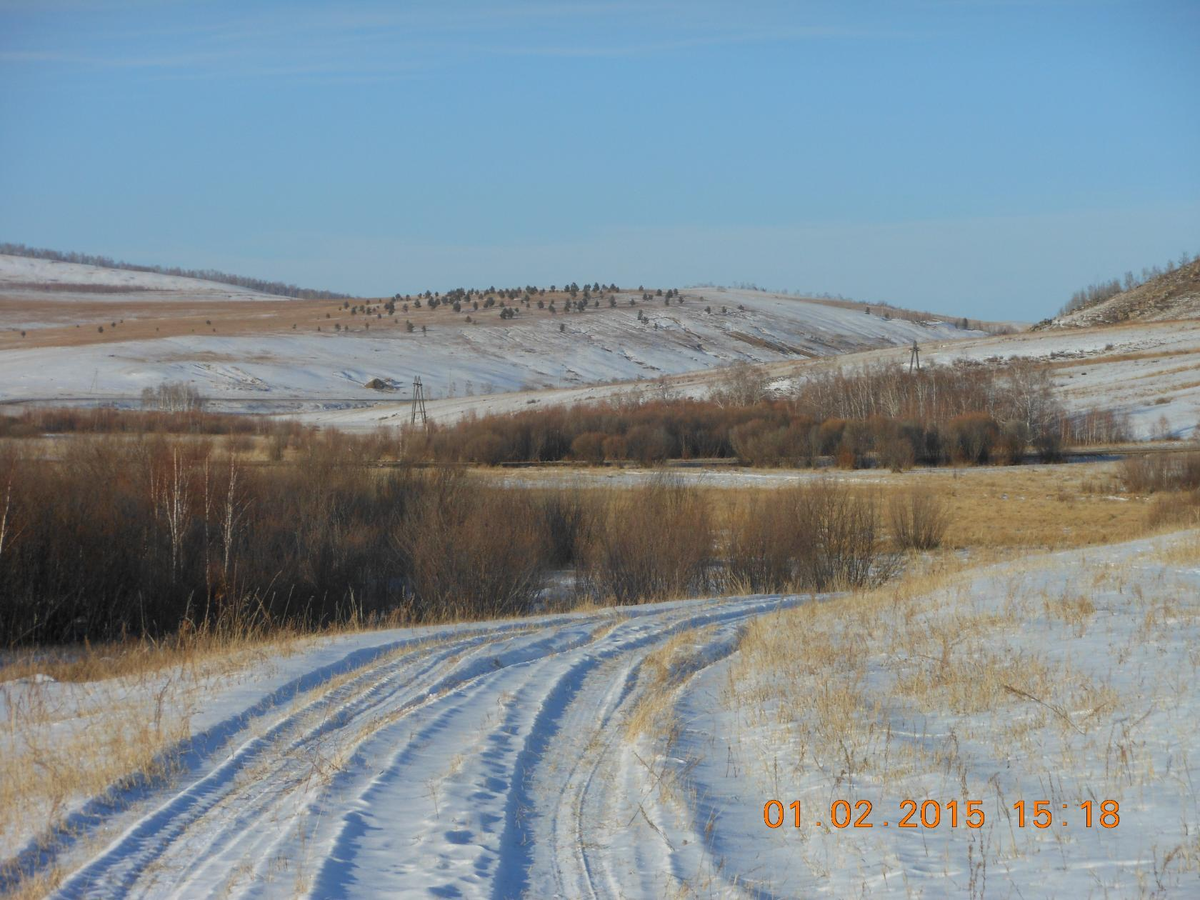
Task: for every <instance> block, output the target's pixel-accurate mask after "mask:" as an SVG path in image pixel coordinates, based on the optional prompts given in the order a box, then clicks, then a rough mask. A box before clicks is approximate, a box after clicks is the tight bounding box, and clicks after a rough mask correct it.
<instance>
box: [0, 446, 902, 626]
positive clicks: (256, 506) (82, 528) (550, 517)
mask: <svg viewBox="0 0 1200 900" xmlns="http://www.w3.org/2000/svg"><path fill="white" fill-rule="evenodd" d="M355 443H356V441H355V439H350V438H346V437H345V436H343V435H338V434H336V433H334V434H330V435H324V436H311V437H310V439H309V440H307V441H306V442H305V443H304V445H303V449H302V456H301V458H300V459H297V460H296V461H295V464H294V465H286V466H280V467H269V468H264V467H246V466H243V465H242V464H240V463H239V462H237V461H236V458H234V457H231V456H229V455H228V454H226V453H224V452H219V451H216V450H214V449H213V447H212V446H211V445H210V444H209V443H208V442H206V441H203V440H197V439H194V438H189V439H186V440H182V439H170V438H164V437H149V438H144V439H129V438H126V437H103V436H100V437H97V436H79V437H77V438H75V439H73V440H72V441H70V442H69V443H68V444H67V447H66V449H65V456H64V457H63V458H62V459H60V460H46V459H40V458H32V457H27V456H23V455H20V454H18V453H14V452H12V451H11V450H10V451H6V453H5V455H3V456H0V644H8V645H20V644H44V643H55V642H69V641H79V640H83V639H89V640H105V639H119V638H121V637H124V636H135V637H136V636H145V635H149V636H158V635H166V634H171V633H175V632H178V631H180V630H184V631H189V632H190V631H192V630H203V631H218V632H219V631H221V630H222V629H229V630H231V631H235V632H241V631H244V630H246V629H248V628H251V629H255V630H259V631H269V630H271V629H273V628H281V627H287V628H289V629H294V628H297V627H299V628H312V627H320V626H323V625H328V624H332V623H362V622H368V621H372V620H374V621H379V620H384V619H387V620H391V621H397V622H419V621H442V620H453V619H469V618H488V617H494V616H500V615H509V614H518V613H528V612H531V611H534V610H536V609H538V608H542V603H543V601H542V599H541V598H542V592H543V591H544V590H545V589H546V588H547V586H548V585H549V583H550V576H551V573H552V571H553V570H555V569H561V568H564V567H565V568H574V569H575V571H576V574H577V579H576V584H577V586H578V590H579V592H580V593H582V594H586V595H588V596H590V597H592V598H593V599H594V600H596V601H597V602H615V603H633V602H639V601H646V600H655V599H665V598H669V597H680V596H688V595H695V594H700V593H703V592H706V591H709V590H711V589H714V588H715V589H729V588H733V589H738V588H740V587H744V586H745V585H747V584H752V585H753V587H754V589H756V590H792V589H813V590H825V589H828V588H833V587H837V586H841V585H848V586H849V585H855V584H862V583H866V582H868V581H871V580H875V579H878V578H880V577H885V576H886V575H887V574H888V572H889V571H890V567H889V565H888V564H887V562H886V560H887V559H888V557H887V554H886V553H885V552H884V550H883V545H882V540H881V534H882V532H881V530H880V527H879V521H880V517H879V510H878V507H877V504H875V503H874V501H870V500H860V499H856V498H854V497H851V496H850V494H849V492H848V490H849V489H848V488H845V487H844V486H843V487H838V486H832V485H828V486H826V485H822V486H817V487H809V488H804V489H803V490H800V491H780V492H777V493H776V494H774V495H772V496H771V497H770V498H767V499H765V500H763V501H761V502H762V503H765V504H767V507H765V508H766V509H767V510H768V512H769V515H768V516H767V517H766V518H765V519H764V520H763V521H769V522H771V523H774V524H773V525H772V529H774V530H776V531H777V532H778V533H769V532H768V531H764V530H763V529H762V527H761V523H759V531H758V532H757V534H758V539H757V541H756V542H755V543H753V544H751V543H747V542H746V540H745V538H744V536H743V534H744V532H743V530H741V529H738V528H735V529H733V531H732V533H734V534H737V535H739V537H738V539H737V540H730V538H729V537H728V535H726V534H724V533H723V532H721V531H719V530H718V529H716V528H714V527H713V525H712V511H711V510H710V508H709V503H710V498H709V497H708V496H707V495H705V494H703V493H702V492H699V491H697V490H696V489H694V488H687V487H683V486H680V485H678V484H672V483H669V482H665V481H664V482H661V483H655V484H652V485H650V486H648V487H642V488H634V489H631V490H623V491H619V492H613V491H582V490H578V489H575V490H534V491H514V490H510V489H507V488H500V487H489V486H487V485H485V484H482V483H480V482H479V481H478V480H474V479H471V478H470V477H468V476H464V475H462V474H461V473H458V474H456V473H453V472H447V471H445V470H441V471H424V470H414V469H407V468H404V469H390V470H385V471H379V470H376V469H372V468H369V467H366V466H356V465H346V464H345V461H346V460H347V459H352V458H353V457H354V447H353V446H352V445H354V444H355ZM764 554H765V555H766V556H769V558H770V570H769V572H764V571H763V566H762V564H761V563H756V562H755V559H757V558H758V557H761V556H763V555H764ZM752 571H754V572H759V574H758V575H756V576H755V577H754V578H753V580H752V581H747V580H746V579H745V578H744V577H743V576H744V575H745V573H748V572H752Z"/></svg>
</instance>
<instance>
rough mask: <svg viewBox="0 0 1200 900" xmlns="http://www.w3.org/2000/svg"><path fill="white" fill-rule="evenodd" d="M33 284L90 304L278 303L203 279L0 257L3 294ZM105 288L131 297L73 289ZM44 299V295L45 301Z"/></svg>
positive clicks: (266, 296)
mask: <svg viewBox="0 0 1200 900" xmlns="http://www.w3.org/2000/svg"><path fill="white" fill-rule="evenodd" d="M30 284H43V285H55V286H58V287H60V288H62V289H63V291H62V292H61V293H60V292H55V294H54V296H55V297H56V298H57V297H60V296H62V294H66V295H68V296H72V297H76V298H86V299H88V300H105V299H111V300H112V301H113V302H121V301H124V300H128V299H129V297H130V296H131V293H132V292H134V291H137V292H141V291H155V292H171V293H184V294H187V295H189V296H191V297H193V298H194V297H197V296H203V297H206V298H207V299H220V298H225V299H231V300H278V299H279V298H278V297H275V296H273V295H271V294H263V293H259V292H258V291H252V290H250V289H249V288H242V287H237V286H236V285H232V284H221V283H219V282H216V281H205V280H203V279H200V278H187V277H184V276H181V275H160V274H158V273H157V272H137V271H134V270H132V269H110V268H107V267H104V266H88V265H82V264H79V263H68V262H58V261H56V260H50V259H35V258H33V257H28V256H7V255H4V254H0V291H5V292H6V293H8V292H10V291H11V290H13V289H20V288H22V287H24V286H26V285H30ZM86 285H103V286H105V287H109V288H119V287H124V288H129V289H131V291H130V293H123V294H122V293H115V294H106V293H95V294H92V293H74V294H72V293H71V292H70V291H69V288H70V287H73V286H86ZM44 296H45V295H43V297H44Z"/></svg>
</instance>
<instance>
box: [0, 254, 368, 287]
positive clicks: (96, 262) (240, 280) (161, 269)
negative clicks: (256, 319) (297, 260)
mask: <svg viewBox="0 0 1200 900" xmlns="http://www.w3.org/2000/svg"><path fill="white" fill-rule="evenodd" d="M0 254H4V255H7V256H27V257H31V258H33V259H49V260H53V261H55V262H68V263H80V264H82V265H87V266H101V267H103V268H105V269H127V270H129V271H131V272H153V273H154V274H156V275H181V276H183V277H184V278H203V279H204V280H205V281H218V282H220V283H221V284H232V285H236V286H237V287H243V288H248V289H250V290H252V291H259V292H261V293H264V294H278V295H279V296H281V297H295V298H297V299H298V300H342V299H345V298H348V297H350V294H339V293H336V292H334V291H319V290H313V289H311V288H301V287H296V285H294V284H287V283H285V282H282V281H268V280H266V279H264V278H248V277H246V276H244V275H230V274H229V273H228V272H220V271H217V270H216V269H183V268H180V267H179V266H143V265H135V264H134V263H128V262H124V261H121V260H115V259H112V258H111V257H108V256H97V255H95V254H91V253H75V252H62V251H59V250H48V249H46V248H44V247H26V246H25V245H24V244H2V243H0Z"/></svg>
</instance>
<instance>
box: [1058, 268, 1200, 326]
mask: <svg viewBox="0 0 1200 900" xmlns="http://www.w3.org/2000/svg"><path fill="white" fill-rule="evenodd" d="M1198 316H1200V254H1197V255H1195V256H1194V257H1192V256H1189V254H1187V253H1183V254H1181V255H1180V257H1179V260H1178V261H1171V262H1168V263H1167V265H1166V266H1165V267H1162V266H1152V267H1149V268H1145V269H1142V273H1141V276H1140V277H1139V276H1137V275H1135V274H1134V273H1133V272H1132V271H1130V272H1126V273H1125V274H1124V276H1122V277H1121V278H1113V279H1111V280H1109V281H1104V282H1099V283H1096V284H1091V285H1088V287H1086V288H1083V289H1082V290H1078V291H1076V292H1075V294H1074V295H1073V296H1072V297H1071V299H1070V300H1069V301H1068V302H1067V304H1066V305H1065V306H1064V307H1063V308H1062V310H1061V311H1060V312H1059V314H1058V316H1057V317H1055V318H1053V319H1047V320H1045V321H1044V322H1040V323H1038V325H1037V326H1036V328H1038V329H1041V328H1058V327H1085V326H1090V325H1112V324H1115V323H1118V322H1127V321H1132V320H1144V321H1163V320H1167V319H1194V318H1197V317H1198Z"/></svg>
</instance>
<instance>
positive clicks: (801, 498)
mask: <svg viewBox="0 0 1200 900" xmlns="http://www.w3.org/2000/svg"><path fill="white" fill-rule="evenodd" d="M727 550H728V552H727V558H726V573H727V577H728V579H729V583H730V585H731V586H732V587H734V588H735V589H738V590H747V591H751V592H754V593H762V592H766V591H787V590H813V591H825V590H831V589H835V588H857V587H864V586H868V585H873V584H878V583H881V582H883V581H885V580H887V579H888V578H889V577H891V575H892V574H893V573H894V571H895V568H896V559H895V558H894V556H893V555H892V554H889V553H888V552H886V551H885V550H884V548H883V544H882V540H881V534H880V528H879V503H878V500H877V498H875V497H874V496H872V495H862V494H857V493H855V492H853V491H851V490H850V489H849V488H848V487H846V486H845V485H842V484H838V483H837V482H833V481H820V482H817V483H816V484H810V485H802V486H799V487H795V488H788V489H785V490H779V491H772V492H770V493H768V494H764V495H759V496H757V497H753V498H751V499H750V500H748V501H747V502H746V503H745V504H743V505H742V506H741V507H740V508H739V509H738V510H736V511H735V513H734V516H733V519H732V522H731V527H730V535H729V542H728V547H727Z"/></svg>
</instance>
